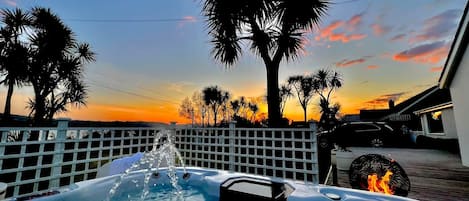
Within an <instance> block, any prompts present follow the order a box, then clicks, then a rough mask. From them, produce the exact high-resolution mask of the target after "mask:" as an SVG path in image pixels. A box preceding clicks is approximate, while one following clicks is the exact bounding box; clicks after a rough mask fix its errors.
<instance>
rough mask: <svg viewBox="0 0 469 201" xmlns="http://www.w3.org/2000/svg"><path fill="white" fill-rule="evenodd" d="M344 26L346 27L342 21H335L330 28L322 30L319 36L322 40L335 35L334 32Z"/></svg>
mask: <svg viewBox="0 0 469 201" xmlns="http://www.w3.org/2000/svg"><path fill="white" fill-rule="evenodd" d="M343 25H344V21H340V20H337V21H334V22H332V23H331V24H330V25H329V26H327V27H325V28H324V29H321V32H320V33H319V35H320V36H321V38H327V37H329V36H330V35H332V34H333V33H334V30H336V29H338V28H339V27H341V26H343Z"/></svg>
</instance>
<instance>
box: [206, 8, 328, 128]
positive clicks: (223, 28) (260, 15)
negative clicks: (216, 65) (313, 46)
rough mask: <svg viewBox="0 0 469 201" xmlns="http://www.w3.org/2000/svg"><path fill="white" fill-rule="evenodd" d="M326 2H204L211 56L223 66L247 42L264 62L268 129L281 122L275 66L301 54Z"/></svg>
mask: <svg viewBox="0 0 469 201" xmlns="http://www.w3.org/2000/svg"><path fill="white" fill-rule="evenodd" d="M328 5H329V3H328V1H327V0H301V1H291V0H275V1H271V0H236V1H228V0H206V1H205V2H204V5H203V14H204V15H205V16H206V17H207V24H208V28H209V34H210V35H211V37H212V38H213V40H212V43H213V45H214V47H213V50H212V53H213V55H214V58H215V59H216V60H219V61H221V62H222V63H224V64H225V65H227V66H232V65H234V64H235V63H236V62H237V60H238V58H239V56H240V54H241V42H242V41H245V40H247V41H250V42H251V45H250V49H251V50H252V51H253V52H254V53H255V54H256V55H259V56H260V57H261V58H262V60H263V61H264V64H265V68H266V71H267V102H268V115H269V126H270V127H275V126H276V125H278V124H279V123H280V121H281V115H280V98H279V86H278V71H279V65H280V62H281V61H282V59H283V58H285V59H286V60H287V61H289V60H294V59H296V58H297V57H298V55H299V54H298V53H299V52H301V50H302V41H303V39H304V35H305V34H306V33H307V30H308V29H312V28H313V27H314V26H316V25H318V23H319V21H320V19H321V17H322V16H323V15H324V14H325V12H326V10H327V9H328Z"/></svg>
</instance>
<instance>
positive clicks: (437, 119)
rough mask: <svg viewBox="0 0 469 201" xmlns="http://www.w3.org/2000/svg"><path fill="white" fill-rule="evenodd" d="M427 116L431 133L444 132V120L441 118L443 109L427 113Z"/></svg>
mask: <svg viewBox="0 0 469 201" xmlns="http://www.w3.org/2000/svg"><path fill="white" fill-rule="evenodd" d="M426 118H427V127H428V132H429V133H443V121H442V120H441V110H440V111H435V112H430V113H427V114H426Z"/></svg>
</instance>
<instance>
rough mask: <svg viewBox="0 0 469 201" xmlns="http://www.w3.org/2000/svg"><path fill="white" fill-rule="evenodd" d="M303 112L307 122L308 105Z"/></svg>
mask: <svg viewBox="0 0 469 201" xmlns="http://www.w3.org/2000/svg"><path fill="white" fill-rule="evenodd" d="M303 113H304V116H305V122H306V119H307V118H306V115H307V109H306V107H304V108H303Z"/></svg>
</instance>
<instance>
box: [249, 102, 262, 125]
mask: <svg viewBox="0 0 469 201" xmlns="http://www.w3.org/2000/svg"><path fill="white" fill-rule="evenodd" d="M248 107H249V109H250V110H251V113H252V114H251V121H252V122H254V120H255V118H256V114H257V112H258V111H259V106H257V104H255V103H249V104H248Z"/></svg>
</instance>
